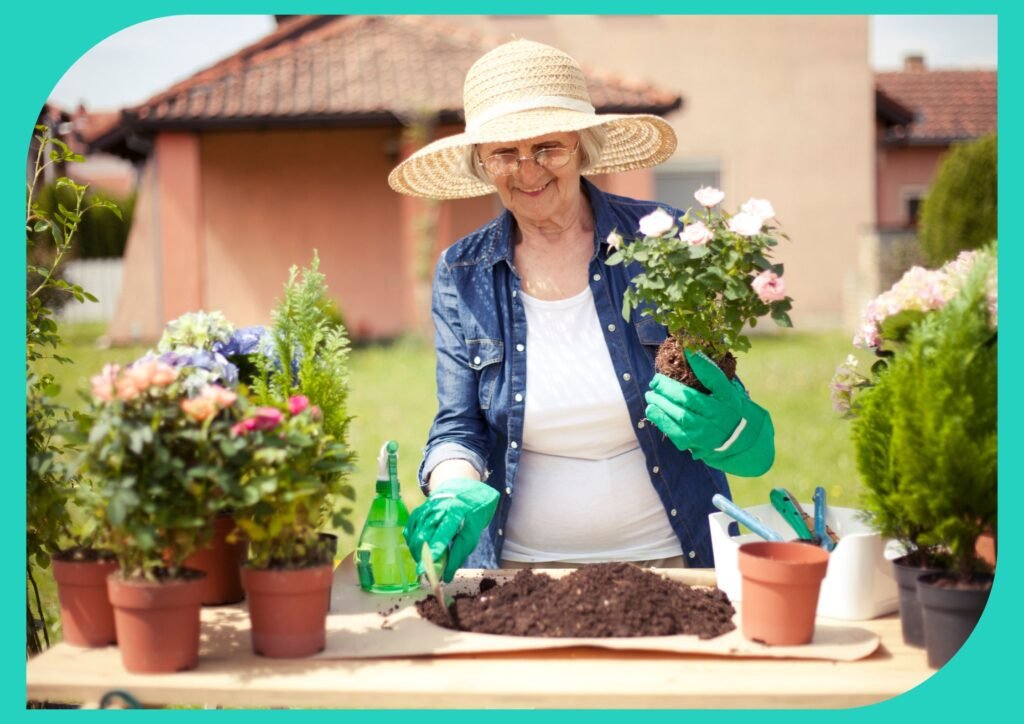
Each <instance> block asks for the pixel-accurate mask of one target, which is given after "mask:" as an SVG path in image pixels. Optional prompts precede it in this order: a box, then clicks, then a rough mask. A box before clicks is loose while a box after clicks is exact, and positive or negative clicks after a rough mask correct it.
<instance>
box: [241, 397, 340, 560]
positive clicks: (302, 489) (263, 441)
mask: <svg viewBox="0 0 1024 724" xmlns="http://www.w3.org/2000/svg"><path fill="white" fill-rule="evenodd" d="M285 407H286V409H285V410H281V409H279V408H277V407H268V406H264V407H253V408H251V409H250V410H249V411H248V413H247V414H246V415H245V417H244V418H242V419H241V420H240V421H238V422H237V423H235V424H234V426H232V428H231V434H232V435H233V436H235V437H236V438H237V439H239V440H244V441H245V445H246V448H247V450H248V451H249V455H250V459H249V462H248V463H247V467H246V470H245V474H244V476H243V478H242V483H241V490H240V495H239V497H238V501H237V505H236V508H235V522H236V523H237V524H238V527H239V528H241V529H242V530H243V531H244V532H245V534H246V537H247V538H248V539H249V563H250V565H252V566H254V567H256V568H270V567H273V568H301V567H304V566H307V565H311V564H320V563H324V562H326V561H327V560H328V559H329V556H330V554H329V553H328V551H327V549H326V548H325V547H323V545H322V544H321V541H320V536H319V530H320V527H321V525H322V524H323V523H324V517H325V511H326V512H327V513H328V515H327V519H328V522H330V523H332V524H333V525H334V526H336V527H340V528H346V526H351V523H349V520H348V518H349V515H350V514H351V512H352V510H351V509H350V508H347V507H343V506H342V505H341V503H340V501H341V499H343V498H344V499H347V500H353V499H354V498H355V492H354V490H353V489H352V487H351V486H349V485H347V484H345V482H344V476H345V474H346V473H348V472H349V471H351V469H352V455H351V452H350V450H349V448H348V446H347V445H345V444H344V443H342V442H340V441H338V440H336V439H334V438H333V437H332V436H331V435H329V434H327V432H326V431H325V429H324V426H323V413H322V412H321V411H320V408H319V407H317V406H316V405H311V404H310V403H309V399H308V398H306V397H305V396H304V395H293V396H291V397H290V398H288V400H287V401H286V405H285Z"/></svg>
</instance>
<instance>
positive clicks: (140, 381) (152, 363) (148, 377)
mask: <svg viewBox="0 0 1024 724" xmlns="http://www.w3.org/2000/svg"><path fill="white" fill-rule="evenodd" d="M156 371H157V361H156V360H144V361H142V362H136V363H135V364H133V365H132V366H131V367H129V368H128V369H126V370H125V371H124V375H125V377H126V378H128V379H129V380H131V381H132V384H134V385H135V387H136V388H137V389H138V390H139V391H140V392H141V391H143V390H146V389H148V388H149V386H150V385H151V384H153V376H154V375H155V374H156Z"/></svg>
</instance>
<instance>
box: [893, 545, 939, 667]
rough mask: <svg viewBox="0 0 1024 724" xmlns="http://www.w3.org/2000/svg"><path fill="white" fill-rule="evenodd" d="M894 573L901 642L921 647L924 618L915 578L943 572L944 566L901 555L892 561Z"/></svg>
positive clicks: (923, 641)
mask: <svg viewBox="0 0 1024 724" xmlns="http://www.w3.org/2000/svg"><path fill="white" fill-rule="evenodd" d="M892 566H893V570H894V571H895V573H896V585H897V587H898V588H899V594H900V626H901V627H902V629H903V643H905V644H906V645H907V646H917V647H919V648H920V647H923V646H924V643H925V636H924V620H923V618H922V615H921V603H920V601H918V599H917V579H918V578H920V577H921V576H923V575H925V574H934V573H945V572H946V569H944V568H934V567H932V566H927V565H926V566H921V565H919V564H918V563H914V562H912V559H911V556H903V557H902V558H897V559H896V560H894V561H893V562H892Z"/></svg>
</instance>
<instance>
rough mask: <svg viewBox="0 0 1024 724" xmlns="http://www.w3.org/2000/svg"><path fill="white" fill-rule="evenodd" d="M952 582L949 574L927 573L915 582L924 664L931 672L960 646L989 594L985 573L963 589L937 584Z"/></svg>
mask: <svg viewBox="0 0 1024 724" xmlns="http://www.w3.org/2000/svg"><path fill="white" fill-rule="evenodd" d="M955 580H956V579H955V577H954V576H952V575H950V574H949V573H929V574H927V575H923V576H920V577H919V578H918V579H917V597H918V598H919V599H920V600H921V612H922V614H923V615H924V640H925V648H926V650H927V652H928V665H929V666H931V667H932V668H933V669H938V668H940V667H941V666H943V665H945V663H946V662H947V661H949V660H950V659H951V658H953V655H954V654H956V652H957V651H959V650H960V647H961V646H963V645H964V642H965V641H967V639H968V637H969V636H970V635H971V632H972V631H974V627H975V625H976V624H977V623H978V619H979V618H981V612H982V611H984V610H985V605H986V604H987V603H988V596H989V593H991V592H992V576H990V575H987V574H986V575H982V574H979V575H977V576H975V577H974V578H973V579H972V580H971V582H970V583H969V584H968V586H967V587H957V586H949V585H945V586H944V585H941V584H942V582H944V581H945V582H947V583H948V582H951V581H955Z"/></svg>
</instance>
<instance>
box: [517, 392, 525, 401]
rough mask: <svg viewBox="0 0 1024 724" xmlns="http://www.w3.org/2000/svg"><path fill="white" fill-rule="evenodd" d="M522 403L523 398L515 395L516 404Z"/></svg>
mask: <svg viewBox="0 0 1024 724" xmlns="http://www.w3.org/2000/svg"><path fill="white" fill-rule="evenodd" d="M522 401H523V396H522V395H520V394H519V393H518V392H517V393H516V402H522Z"/></svg>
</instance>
